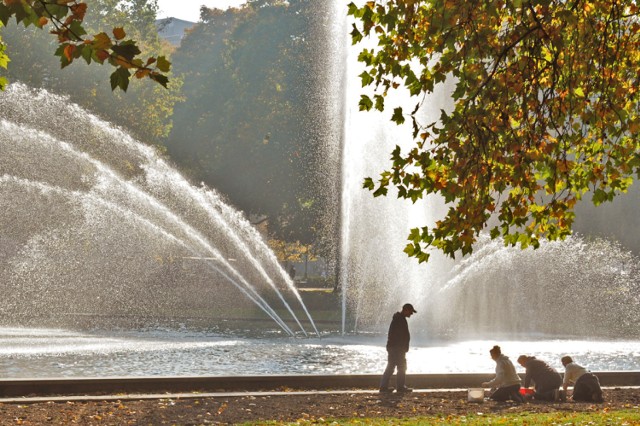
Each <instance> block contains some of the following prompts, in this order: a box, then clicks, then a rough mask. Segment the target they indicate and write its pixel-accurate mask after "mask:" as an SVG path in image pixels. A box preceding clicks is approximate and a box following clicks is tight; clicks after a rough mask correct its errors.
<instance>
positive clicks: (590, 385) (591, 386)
mask: <svg viewBox="0 0 640 426" xmlns="http://www.w3.org/2000/svg"><path fill="white" fill-rule="evenodd" d="M560 361H561V362H562V365H564V380H563V381H562V388H563V389H564V391H565V392H566V391H567V388H568V387H569V385H573V400H574V401H579V402H604V399H603V398H602V388H601V387H600V381H599V380H598V377H597V376H596V375H595V374H593V373H591V372H589V371H587V369H586V368H584V367H582V366H580V365H578V364H576V363H575V362H573V359H571V357H570V356H568V355H567V356H563V357H562V359H561V360H560Z"/></svg>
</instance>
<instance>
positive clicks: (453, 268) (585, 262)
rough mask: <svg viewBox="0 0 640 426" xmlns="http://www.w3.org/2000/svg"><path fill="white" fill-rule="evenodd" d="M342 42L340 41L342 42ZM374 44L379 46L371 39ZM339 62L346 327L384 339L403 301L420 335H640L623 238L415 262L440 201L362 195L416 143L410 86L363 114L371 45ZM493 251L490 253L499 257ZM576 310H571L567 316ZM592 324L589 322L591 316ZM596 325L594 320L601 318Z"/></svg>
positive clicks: (427, 113) (486, 244)
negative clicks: (362, 54) (410, 252)
mask: <svg viewBox="0 0 640 426" xmlns="http://www.w3.org/2000/svg"><path fill="white" fill-rule="evenodd" d="M338 3H339V2H336V7H335V13H336V20H341V22H343V30H342V31H343V34H344V33H348V31H349V24H348V22H347V20H346V18H345V17H346V8H345V7H344V5H339V4H338ZM339 37H340V36H339ZM369 42H370V43H371V45H370V46H366V47H368V48H372V47H374V44H375V42H376V40H369ZM348 44H350V43H348V42H347V40H345V47H344V51H343V52H340V53H339V54H338V55H336V60H337V61H341V63H342V64H343V66H342V67H343V68H344V69H346V70H347V71H346V82H345V83H344V84H345V87H346V89H345V95H346V96H345V105H346V106H345V113H344V117H343V119H344V123H345V130H344V135H343V160H342V179H343V194H342V215H341V218H342V220H341V222H342V223H341V225H342V240H341V272H342V273H341V276H340V283H341V287H342V291H343V331H350V330H358V331H375V332H383V331H384V330H385V328H386V327H387V325H388V321H389V318H390V316H391V314H392V313H393V312H395V311H397V310H398V309H399V308H400V306H402V304H403V303H406V302H411V303H413V304H414V306H415V307H416V309H417V310H418V315H416V316H415V317H414V318H413V319H412V323H413V329H414V330H415V334H416V335H418V339H420V338H427V337H428V338H433V337H434V336H440V337H452V338H489V337H493V336H496V335H497V334H500V335H505V334H506V335H511V336H518V337H530V336H533V335H552V336H560V335H580V336H601V337H609V338H611V337H613V338H628V337H633V338H638V337H639V335H640V333H639V332H638V330H637V329H636V328H635V327H633V326H631V324H634V323H638V322H639V321H640V310H638V309H637V307H638V306H639V305H640V296H639V294H640V262H639V261H638V258H637V257H635V256H634V255H633V254H631V253H630V252H628V251H626V250H624V249H623V248H622V247H620V246H619V245H617V244H616V243H615V242H609V241H602V240H600V241H590V240H585V239H582V238H579V237H574V238H570V239H568V240H567V241H565V242H562V243H544V244H542V247H541V248H540V249H539V250H532V249H530V250H526V251H520V249H518V248H504V247H503V243H502V241H500V240H496V241H489V239H488V238H485V237H483V238H481V242H480V243H479V244H478V245H477V246H476V249H475V250H476V254H474V255H473V256H470V257H469V258H467V259H464V260H463V261H462V262H460V260H459V259H458V262H457V263H456V262H453V261H451V260H449V259H445V258H443V257H442V256H439V255H438V253H437V252H434V253H433V254H432V257H431V260H430V261H429V264H428V265H419V264H418V263H417V261H416V260H415V259H412V258H408V257H407V256H406V255H405V254H404V253H403V249H404V247H405V246H406V244H407V240H406V238H407V236H408V235H409V232H410V229H411V228H413V227H418V226H425V225H427V226H433V224H434V223H435V220H437V219H438V218H439V217H443V216H444V209H445V205H444V204H443V202H442V201H441V200H439V199H437V198H433V197H432V198H427V199H426V200H420V201H418V202H417V203H415V204H412V203H411V202H410V201H408V200H399V199H397V198H396V194H395V193H394V192H393V191H392V189H390V191H389V194H388V196H386V197H380V198H374V197H373V195H372V193H371V192H369V191H367V190H364V189H363V188H362V182H363V180H364V178H365V177H373V178H374V179H375V178H376V177H377V176H378V175H379V173H380V172H382V171H383V170H385V169H388V168H389V162H390V161H391V160H390V155H391V152H392V151H393V150H394V148H395V146H396V145H398V146H400V148H401V149H402V150H403V151H406V150H407V148H408V147H409V146H411V145H412V144H413V137H412V133H411V128H410V126H409V125H405V126H397V125H396V124H395V123H392V122H391V121H390V118H391V112H390V111H393V108H394V107H396V106H404V108H403V110H405V111H406V110H411V109H412V108H410V107H408V106H407V105H411V106H413V104H414V102H411V101H410V99H409V96H408V94H407V93H403V92H402V91H401V89H399V90H397V91H394V92H392V93H389V94H388V96H387V97H386V98H385V108H386V111H387V112H386V113H378V112H360V111H358V100H359V99H360V94H362V90H363V89H362V86H361V83H360V77H359V75H360V74H361V71H362V69H361V68H360V66H359V64H358V61H357V56H358V53H359V50H360V49H362V48H363V46H362V45H358V46H357V47H347V45H348ZM451 84H452V82H450V81H449V82H445V83H444V84H441V85H440V87H436V91H435V93H433V94H430V95H429V96H428V97H427V98H426V100H425V102H424V105H423V107H422V109H421V110H420V112H419V114H421V116H420V121H422V122H423V123H430V122H433V121H435V120H436V119H437V117H439V116H440V113H439V111H440V109H444V110H448V109H449V108H451V98H450V96H449V93H451V91H452V88H451V87H448V86H450V85H451ZM489 253H491V255H489ZM568 306H569V308H567V307H568ZM581 315H582V316H583V317H586V318H589V319H590V320H589V321H588V326H587V325H586V324H585V322H581V321H580V320H579V318H580V317H581ZM591 319H592V321H591Z"/></svg>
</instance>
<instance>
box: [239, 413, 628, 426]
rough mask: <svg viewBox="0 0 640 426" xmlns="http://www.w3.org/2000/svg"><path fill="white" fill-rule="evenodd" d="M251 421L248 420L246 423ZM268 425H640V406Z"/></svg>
mask: <svg viewBox="0 0 640 426" xmlns="http://www.w3.org/2000/svg"><path fill="white" fill-rule="evenodd" d="M246 424H247V425H249V423H246ZM265 424H267V425H304V424H327V425H374V426H375V425H488V424H489V425H531V426H534V425H535V426H538V425H557V426H561V425H562V426H565V425H567V426H568V425H589V426H599V425H617V426H632V425H640V410H637V409H635V410H633V409H631V410H611V411H609V410H607V409H604V410H602V411H597V412H589V413H584V412H570V411H563V412H555V413H529V412H522V413H513V414H490V413H482V412H478V413H476V414H473V415H466V416H458V415H450V416H428V417H415V418H411V419H400V418H386V419H372V418H353V419H340V420H335V419H330V418H327V419H323V418H306V419H300V420H298V421H297V422H292V423H281V422H268V423H265Z"/></svg>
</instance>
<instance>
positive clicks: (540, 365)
mask: <svg viewBox="0 0 640 426" xmlns="http://www.w3.org/2000/svg"><path fill="white" fill-rule="evenodd" d="M524 368H526V370H527V373H526V376H525V378H524V387H525V388H527V387H529V385H530V384H531V381H532V380H533V381H534V382H535V384H536V392H544V391H548V390H552V389H558V388H559V387H560V386H562V377H561V376H560V374H559V373H558V372H557V371H556V370H555V369H554V368H553V367H551V366H550V365H549V364H547V363H546V362H544V361H540V360H539V359H536V358H535V357H531V358H530V359H529V360H528V361H527V362H525V363H524Z"/></svg>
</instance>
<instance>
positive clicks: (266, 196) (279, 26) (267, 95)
mask: <svg viewBox="0 0 640 426" xmlns="http://www.w3.org/2000/svg"><path fill="white" fill-rule="evenodd" d="M313 10H314V9H313V8H312V7H311V2H309V1H308V0H297V1H289V2H285V1H275V2H274V1H268V2H264V1H252V2H249V3H248V4H247V5H245V6H243V7H242V8H239V9H229V10H226V11H222V10H217V9H206V8H203V9H202V14H201V22H199V23H198V24H197V25H196V26H195V27H194V28H193V29H192V30H191V31H190V32H189V33H188V34H187V35H186V36H185V38H184V39H183V41H182V44H181V46H180V47H179V48H178V50H177V51H176V52H175V54H174V56H173V59H174V62H175V64H176V66H175V72H176V74H178V75H181V76H182V78H183V79H184V82H185V83H184V88H183V93H184V96H185V99H186V101H185V102H184V103H182V104H180V105H179V106H177V107H176V110H175V115H174V127H173V130H172V132H171V136H170V138H169V140H168V142H167V147H168V151H169V153H170V155H171V156H172V158H174V159H175V161H176V162H177V163H178V164H179V165H180V166H181V168H183V169H184V168H186V169H189V173H190V175H191V176H192V177H193V178H194V179H197V180H200V181H203V182H205V183H207V184H208V185H210V186H213V187H215V188H217V189H218V190H220V191H221V192H223V193H224V194H226V195H227V196H228V199H229V201H230V202H231V203H232V204H234V205H235V206H236V207H238V208H240V209H242V210H244V211H245V212H248V213H254V214H256V215H258V216H266V217H267V219H268V224H269V229H268V233H269V234H270V236H271V237H272V238H275V239H280V240H283V241H287V242H291V243H293V242H296V241H299V242H300V243H301V244H310V243H311V242H312V241H313V240H315V238H316V237H317V230H318V229H319V225H318V213H319V211H320V210H321V209H322V205H323V203H324V199H323V194H322V189H323V188H319V187H318V186H317V185H316V182H315V181H314V170H313V167H314V166H313V165H314V164H315V163H316V161H317V155H318V153H317V151H316V149H315V147H316V146H317V145H318V136H317V135H316V134H314V133H313V130H312V129H313V126H314V124H315V123H313V122H312V121H311V120H313V118H312V117H313V113H312V111H311V110H312V108H313V105H311V104H310V100H309V94H310V93H311V92H312V91H313V89H312V88H311V86H312V82H311V81H310V78H311V77H310V76H311V75H313V74H314V73H313V72H312V70H311V67H313V66H314V62H313V60H314V58H313V55H312V51H313V37H312V36H311V31H312V30H311V27H312V25H311V24H312V22H313Z"/></svg>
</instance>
